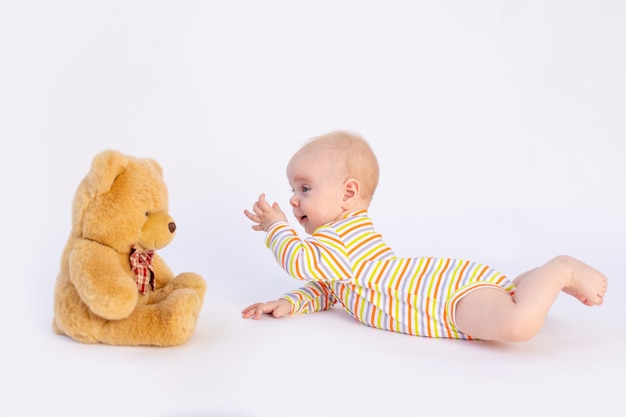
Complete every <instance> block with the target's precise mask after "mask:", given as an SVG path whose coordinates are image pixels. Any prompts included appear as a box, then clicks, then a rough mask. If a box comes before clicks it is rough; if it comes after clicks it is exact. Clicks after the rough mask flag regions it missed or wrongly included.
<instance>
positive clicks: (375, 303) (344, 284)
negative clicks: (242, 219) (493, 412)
mask: <svg viewBox="0 0 626 417" xmlns="http://www.w3.org/2000/svg"><path fill="white" fill-rule="evenodd" d="M266 245H267V247H268V248H270V249H271V250H272V252H273V253H274V256H275V257H276V260H277V261H278V263H279V264H280V265H281V267H282V268H283V269H284V270H285V271H286V272H287V273H289V274H290V275H291V276H292V277H294V278H297V279H300V280H304V281H307V283H306V284H305V285H304V286H303V287H302V288H300V289H298V290H295V291H293V292H291V293H288V294H285V295H284V296H283V297H281V298H284V299H286V300H288V301H289V302H290V303H291V304H292V309H291V314H302V313H313V312H316V311H321V310H326V309H328V308H330V307H332V306H333V305H334V304H336V303H340V304H341V305H342V306H343V308H344V309H345V310H346V311H347V312H348V313H350V314H351V315H352V316H353V317H354V318H356V319H357V320H358V321H360V322H362V323H365V324H367V325H369V326H372V327H375V328H378V329H384V330H390V331H395V332H401V333H406V334H410V335H415V336H428V337H448V338H456V339H471V337H470V336H469V335H466V334H464V333H462V332H461V331H459V329H458V328H457V327H456V326H455V324H454V314H455V308H456V305H457V303H458V301H459V300H460V299H461V298H462V297H463V296H464V295H466V294H468V293H469V292H470V291H473V290H475V289H477V288H481V287H492V288H498V289H501V290H502V291H506V292H508V293H510V294H513V292H514V290H515V286H514V284H513V283H512V282H511V281H510V280H509V279H507V277H505V276H504V275H502V274H501V273H499V272H497V271H495V270H494V269H493V268H490V267H489V266H486V265H481V264H478V263H476V262H471V261H465V260H455V259H447V258H432V257H424V258H398V257H396V255H395V254H394V252H393V251H392V249H391V248H390V247H389V246H388V245H387V244H385V243H384V242H383V240H382V236H381V235H380V234H379V233H377V232H376V231H375V230H374V225H373V223H372V220H371V219H370V217H369V216H368V214H367V211H365V210H362V211H358V212H353V213H350V214H348V215H346V216H345V217H343V218H341V219H339V220H336V221H334V222H332V223H329V224H327V225H324V226H322V227H319V228H318V229H316V230H315V232H314V233H313V235H312V236H311V237H309V238H306V239H301V238H299V237H298V236H297V234H296V231H295V230H294V229H293V227H292V226H290V225H289V224H288V223H286V222H278V223H275V224H274V225H272V226H271V227H270V229H269V230H268V232H267V237H266Z"/></svg>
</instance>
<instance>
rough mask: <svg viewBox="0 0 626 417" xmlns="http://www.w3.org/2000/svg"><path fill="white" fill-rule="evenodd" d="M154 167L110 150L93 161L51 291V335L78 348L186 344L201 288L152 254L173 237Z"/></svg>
mask: <svg viewBox="0 0 626 417" xmlns="http://www.w3.org/2000/svg"><path fill="white" fill-rule="evenodd" d="M175 232H176V223H175V222H174V219H173V218H172V217H171V216H170V214H169V211H168V190H167V187H166V184H165V182H164V179H163V169H162V167H161V165H160V164H159V163H158V162H157V161H155V160H154V159H150V158H137V157H133V156H129V155H125V154H123V153H121V152H119V151H116V150H105V151H102V152H101V153H99V154H97V155H96V156H95V157H94V158H93V160H92V163H91V168H90V170H89V172H88V174H87V175H86V176H85V178H84V179H83V180H82V181H81V182H80V184H79V185H78V188H77V189H76V192H75V195H74V200H73V205H72V226H71V232H70V235H69V238H68V241H67V243H66V246H65V249H64V251H63V254H62V256H61V267H60V271H59V274H58V276H57V280H56V285H55V288H54V319H53V329H54V331H55V332H56V333H57V334H60V335H67V336H69V337H71V338H72V339H74V340H76V341H78V342H82V343H103V344H109V345H126V346H136V345H150V346H175V345H181V344H183V343H185V342H187V341H188V340H189V339H190V338H191V336H192V334H193V332H194V329H195V326H196V322H197V320H198V315H199V313H200V310H201V308H202V305H203V302H204V296H205V292H206V282H205V280H204V278H203V277H202V276H201V275H199V274H197V273H194V272H184V273H181V274H178V275H174V273H173V272H172V271H171V270H170V268H169V267H168V266H167V264H166V263H165V261H164V260H163V259H162V258H161V257H160V256H159V254H157V253H156V251H157V250H158V249H161V248H163V247H165V246H166V245H168V244H169V243H170V242H171V241H172V239H173V238H174V235H175Z"/></svg>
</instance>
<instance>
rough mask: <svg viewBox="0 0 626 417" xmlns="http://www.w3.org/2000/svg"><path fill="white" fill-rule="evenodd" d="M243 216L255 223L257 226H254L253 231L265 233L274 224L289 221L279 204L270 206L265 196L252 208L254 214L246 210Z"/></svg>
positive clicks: (260, 197)
mask: <svg viewBox="0 0 626 417" xmlns="http://www.w3.org/2000/svg"><path fill="white" fill-rule="evenodd" d="M243 214H245V215H246V217H247V218H249V219H250V220H252V221H253V222H255V223H256V224H255V225H253V226H252V229H253V230H256V231H261V230H262V231H264V232H267V230H268V229H269V228H270V226H272V225H273V224H274V223H276V222H279V221H285V222H286V221H287V217H286V216H285V213H283V211H282V210H281V209H280V207H279V206H278V203H274V204H272V205H270V204H269V203H268V202H267V201H266V200H265V194H261V195H260V196H259V199H258V200H257V202H256V203H254V205H253V206H252V212H250V211H248V210H244V211H243Z"/></svg>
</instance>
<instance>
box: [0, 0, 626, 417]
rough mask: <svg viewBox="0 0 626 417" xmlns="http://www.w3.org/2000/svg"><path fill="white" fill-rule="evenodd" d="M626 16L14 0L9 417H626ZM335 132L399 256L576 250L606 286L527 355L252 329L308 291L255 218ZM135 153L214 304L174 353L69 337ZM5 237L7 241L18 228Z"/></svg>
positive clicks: (391, 4)
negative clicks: (61, 324)
mask: <svg viewBox="0 0 626 417" xmlns="http://www.w3.org/2000/svg"><path fill="white" fill-rule="evenodd" d="M625 48H626V3H625V2H622V1H591V0H590V1H523V2H522V1H520V2H516V1H512V2H510V1H495V0H494V1H474V2H466V1H446V2H435V1H431V2H427V1H384V2H383V1H322V0H317V1H314V2H298V1H240V0H228V1H219V2H218V1H171V2H166V1H101V2H94V1H73V2H72V1H56V2H51V1H28V0H25V1H15V2H11V1H3V2H2V3H0V138H1V139H2V143H3V148H4V151H3V153H2V163H1V164H0V178H1V181H2V196H3V197H2V205H1V206H2V208H1V209H0V215H1V216H2V217H1V218H2V221H3V226H4V227H3V231H4V233H2V235H3V236H4V238H3V239H2V243H1V245H2V246H1V247H0V253H1V254H2V263H3V265H5V268H4V277H3V278H4V279H3V287H2V288H3V291H2V293H3V297H2V298H3V300H2V302H0V320H1V321H0V324H2V349H3V350H2V356H1V358H2V359H0V361H1V362H0V365H1V370H0V384H1V386H0V390H1V392H2V399H1V400H0V410H2V414H3V415H12V416H18V415H29V416H31V415H35V413H39V414H41V413H54V415H65V416H84V415H90V416H111V415H120V416H122V415H123V416H129V415H134V416H151V417H157V416H183V417H187V416H189V417H191V416H194V417H199V416H204V417H217V416H220V417H264V416H293V415H296V416H303V417H305V416H313V415H329V416H340V415H341V416H357V415H358V416H410V415H422V414H425V413H427V414H425V415H433V414H434V415H445V416H447V415H457V414H459V413H463V414H465V415H478V414H481V415H486V416H492V415H493V416H495V415H498V416H501V415H506V416H518V415H519V416H523V415H542V416H543V415H546V416H547V415H551V416H624V415H626V409H624V407H623V406H622V402H623V401H622V398H623V394H624V391H623V387H624V383H625V382H624V374H625V372H626V366H625V365H624V360H623V354H624V352H625V351H626V326H625V324H624V317H625V316H624V310H625V309H626V308H625V307H624V302H623V300H622V294H623V292H624V291H625V290H626V286H625V285H624V283H623V277H624V275H625V272H626V267H625V266H624V263H625V261H626V257H625V256H624V255H625V253H624V249H625V248H626V222H625V221H624V215H625V214H626V203H625V202H624V201H625V198H624V193H625V192H626V187H625V186H624V180H625V179H626V152H625V149H624V147H625V146H624V144H625V141H626V81H625V78H626V77H625V74H626V49H625ZM334 129H350V130H355V131H357V132H360V133H361V134H362V135H364V136H365V137H366V138H367V139H368V140H369V141H370V143H371V145H372V147H373V148H374V150H375V151H376V153H377V155H378V157H379V162H380V165H381V174H382V176H381V181H380V186H379V190H378V192H377V195H376V197H375V201H374V203H373V205H372V207H371V210H370V214H371V215H372V217H373V218H374V220H375V221H376V223H377V226H378V229H379V231H380V232H382V233H383V235H384V237H385V239H386V240H387V242H388V243H389V244H390V245H391V246H392V247H394V248H395V249H396V252H397V253H398V255H400V256H427V255H432V256H449V257H461V258H471V259H474V260H477V261H480V262H485V263H488V264H490V265H492V266H494V267H495V268H497V269H499V270H501V271H503V272H504V273H506V274H508V275H511V276H515V275H517V274H518V273H521V272H523V271H524V270H526V269H529V268H531V267H534V266H537V265H539V264H541V263H543V262H545V261H546V260H547V259H549V258H550V257H552V256H554V255H557V254H560V253H567V254H570V255H573V256H576V257H579V258H581V259H582V260H584V261H587V262H588V263H590V264H592V265H594V266H595V267H597V268H598V269H600V270H601V271H603V272H604V273H605V274H606V275H607V276H608V277H609V279H610V290H609V294H608V295H607V298H606V303H605V305H604V306H602V307H600V308H591V309H590V308H586V307H584V306H582V305H580V304H579V303H578V302H577V301H575V300H573V299H572V298H569V297H567V296H563V297H561V298H559V300H558V301H557V303H556V304H555V306H554V309H553V310H552V311H551V313H550V316H549V318H548V320H547V322H546V325H545V327H544V329H543V330H542V332H541V333H540V334H539V335H538V336H537V337H536V338H535V339H533V340H532V341H530V342H527V343H524V344H513V345H499V344H490V343H479V342H469V343H468V342H461V341H454V340H434V339H425V338H417V337H409V336H405V335H399V334H392V333H387V332H382V331H377V330H374V329H370V328H367V327H366V326H363V325H361V324H359V323H357V322H355V321H354V320H352V319H351V318H349V317H348V316H347V314H345V313H343V312H341V311H340V310H338V309H333V310H331V311H330V312H324V313H320V314H316V315H311V316H302V317H295V318H287V319H283V320H272V319H270V318H264V319H263V320H260V321H256V322H255V321H245V320H242V319H241V318H240V313H239V312H240V310H241V309H242V308H243V307H245V306H247V305H248V304H251V303H252V302H255V301H264V300H267V299H271V298H275V297H277V296H279V295H281V294H282V293H283V292H285V291H288V290H290V289H292V288H295V287H296V286H297V285H298V282H296V281H294V280H292V279H290V278H289V277H287V276H286V275H285V274H284V273H283V272H281V271H280V270H279V268H278V266H277V265H276V263H275V261H274V260H273V259H272V257H271V254H270V252H269V251H268V250H267V249H266V248H264V246H263V238H264V236H263V235H262V234H260V233H254V232H253V231H251V229H250V223H249V221H248V220H247V219H246V218H245V217H244V216H243V214H242V211H243V209H244V208H249V207H250V206H251V204H252V203H253V201H254V200H255V199H256V197H257V196H258V194H259V193H261V192H266V193H267V194H268V198H269V199H271V200H275V201H278V202H279V203H280V204H281V205H282V207H283V208H285V209H288V204H287V199H288V197H289V186H288V184H287V181H286V179H285V176H284V168H285V164H286V162H287V160H288V158H289V156H290V155H291V154H292V153H293V152H294V151H295V150H296V149H297V148H298V147H299V146H300V145H301V144H302V143H303V142H304V141H305V140H306V139H308V138H310V137H312V136H315V135H319V134H322V133H326V132H328V131H330V130H334ZM104 149H117V150H120V151H122V152H125V153H128V154H132V155H135V156H141V157H151V158H155V159H157V160H158V161H159V162H160V163H161V165H162V166H163V168H164V170H165V177H166V182H167V184H168V187H169V191H170V206H171V214H172V215H173V216H174V217H175V218H176V220H177V224H178V232H177V236H176V239H175V240H174V241H173V242H172V243H171V244H170V246H168V247H167V248H165V249H163V250H162V251H161V254H162V255H163V256H164V258H165V259H166V260H167V261H168V263H169V265H170V267H171V268H172V269H173V270H174V271H175V272H183V271H187V270H190V271H195V272H198V273H200V274H202V275H203V276H204V277H205V278H206V280H207V283H208V287H209V290H208V295H207V299H206V301H205V306H204V309H203V311H202V313H201V317H200V320H199V323H198V327H197V329H196V333H195V334H194V337H193V338H192V340H191V341H190V342H189V343H187V344H186V345H184V346H180V347H175V348H167V349H161V348H144V347H111V346H103V345H82V344H79V343H77V342H74V341H73V340H71V339H69V338H66V337H61V336H57V335H54V334H53V333H52V330H51V322H52V293H53V286H54V282H55V278H56V274H57V272H58V266H59V260H60V256H61V252H62V250H63V247H64V244H65V240H66V239H67V236H68V234H69V231H70V214H71V201H72V198H73V194H74V190H75V188H76V186H77V185H78V183H79V182H80V180H81V179H82V177H83V176H84V175H85V174H86V173H87V171H88V169H89V166H90V164H91V159H92V158H93V156H94V155H95V154H96V153H98V152H100V151H101V150H104ZM7 231H8V233H7Z"/></svg>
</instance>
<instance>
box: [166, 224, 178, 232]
mask: <svg viewBox="0 0 626 417" xmlns="http://www.w3.org/2000/svg"><path fill="white" fill-rule="evenodd" d="M167 228H168V229H170V233H174V232H175V231H176V223H174V222H169V224H168V225H167Z"/></svg>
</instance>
